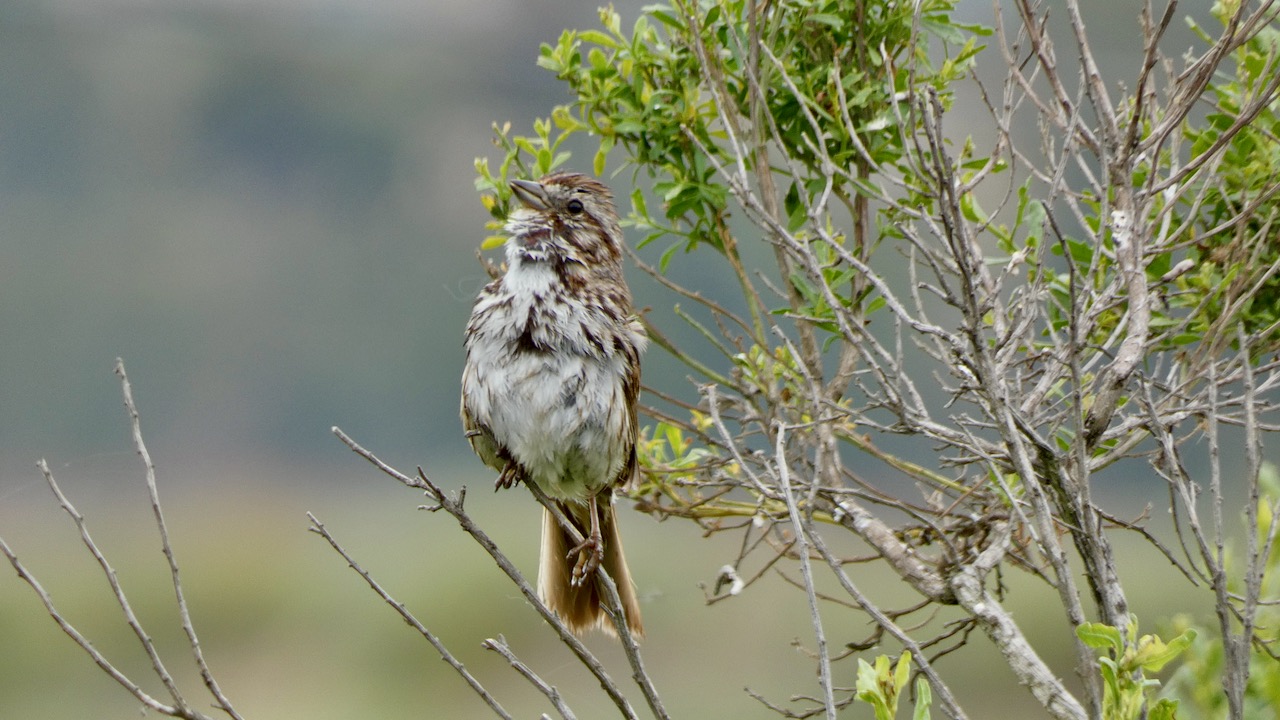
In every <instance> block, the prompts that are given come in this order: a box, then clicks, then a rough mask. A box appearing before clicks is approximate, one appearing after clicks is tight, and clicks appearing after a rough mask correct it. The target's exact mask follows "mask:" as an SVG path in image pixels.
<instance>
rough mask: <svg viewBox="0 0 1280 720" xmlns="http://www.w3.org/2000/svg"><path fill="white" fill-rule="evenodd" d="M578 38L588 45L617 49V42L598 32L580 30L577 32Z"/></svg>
mask: <svg viewBox="0 0 1280 720" xmlns="http://www.w3.org/2000/svg"><path fill="white" fill-rule="evenodd" d="M578 37H579V38H581V39H583V40H585V41H586V42H589V43H595V44H596V45H603V46H604V47H607V48H616V47H618V41H617V40H614V39H613V38H611V37H609V36H608V35H606V34H604V33H602V32H600V31H599V30H582V31H579V32H578Z"/></svg>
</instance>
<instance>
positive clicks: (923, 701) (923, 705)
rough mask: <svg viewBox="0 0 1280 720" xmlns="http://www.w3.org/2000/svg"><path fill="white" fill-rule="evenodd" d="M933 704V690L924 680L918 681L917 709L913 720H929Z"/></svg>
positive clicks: (912, 715)
mask: <svg viewBox="0 0 1280 720" xmlns="http://www.w3.org/2000/svg"><path fill="white" fill-rule="evenodd" d="M932 704H933V688H932V686H930V685H929V683H928V682H927V681H926V680H925V679H924V678H919V679H917V680H916V709H915V712H913V713H912V714H911V720H929V706H930V705H932Z"/></svg>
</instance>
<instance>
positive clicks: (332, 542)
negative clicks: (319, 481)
mask: <svg viewBox="0 0 1280 720" xmlns="http://www.w3.org/2000/svg"><path fill="white" fill-rule="evenodd" d="M307 519H308V520H310V521H311V527H309V528H307V529H308V530H310V531H311V532H313V533H315V534H317V535H319V536H320V537H322V538H324V539H325V541H326V542H328V543H329V547H331V548H333V550H334V552H336V553H338V554H339V555H341V556H342V559H343V560H346V561H347V566H348V567H350V568H351V569H352V570H354V571H355V572H356V574H357V575H359V576H360V577H362V578H364V581H365V582H366V583H368V585H369V587H370V588H371V589H372V590H373V591H374V592H375V593H377V594H378V597H380V598H382V600H383V601H384V602H386V603H387V604H388V605H390V606H391V607H392V609H394V610H395V611H396V613H397V614H398V615H400V617H401V618H402V619H403V620H404V621H405V622H406V623H408V625H409V626H410V627H412V628H413V629H414V630H417V631H418V634H419V635H421V636H422V637H424V638H426V640H427V642H429V643H431V646H432V647H434V648H435V649H436V652H438V653H440V659H441V660H444V661H445V662H446V663H448V664H449V666H450V667H452V668H453V669H454V670H456V671H457V672H458V674H459V675H461V676H462V679H463V680H465V681H466V683H467V684H468V685H470V686H471V689H472V690H473V691H474V692H475V694H476V695H479V696H480V699H481V700H483V701H484V703H485V704H486V705H488V706H489V708H490V709H491V710H493V712H494V714H495V715H497V716H498V717H500V718H504V720H511V714H510V713H508V712H507V711H506V710H505V709H503V707H502V705H501V703H499V702H498V700H497V698H495V697H493V695H491V694H490V693H489V691H488V690H486V689H485V688H484V686H483V685H481V684H480V681H479V680H477V679H476V678H475V676H474V675H472V674H471V672H470V671H468V670H467V668H466V666H464V665H463V664H462V661H460V660H458V659H457V658H456V657H454V655H453V653H451V652H449V648H447V647H445V644H444V642H443V641H441V640H440V638H438V637H436V635H435V634H434V633H432V632H431V631H430V630H428V629H427V626H425V625H423V624H422V622H421V621H419V620H418V618H417V617H415V616H414V614H413V613H411V612H409V609H408V608H406V607H405V606H404V603H402V602H399V601H398V600H396V599H395V598H393V597H391V595H390V593H388V592H387V591H386V590H384V589H383V588H382V586H381V585H380V584H378V581H376V580H374V579H373V576H372V575H370V574H369V572H368V571H367V570H365V569H364V568H363V567H361V566H360V563H359V562H357V561H356V559H355V558H353V557H351V555H350V553H348V552H347V551H346V549H345V548H343V547H342V545H341V544H339V543H338V541H337V539H336V538H334V537H333V535H332V534H331V533H330V532H329V530H328V529H327V528H325V526H324V523H322V522H320V521H319V520H318V519H316V516H315V515H313V514H312V513H310V512H308V513H307ZM566 720H568V718H566Z"/></svg>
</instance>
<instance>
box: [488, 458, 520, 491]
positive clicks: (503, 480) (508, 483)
mask: <svg viewBox="0 0 1280 720" xmlns="http://www.w3.org/2000/svg"><path fill="white" fill-rule="evenodd" d="M519 484H520V466H519V465H518V464H517V463H516V462H515V461H514V460H508V461H507V466H506V467H504V468H502V472H500V473H498V479H497V480H496V481H495V482H494V483H493V491H494V492H498V491H499V490H506V489H508V488H513V487H515V486H517V485H519Z"/></svg>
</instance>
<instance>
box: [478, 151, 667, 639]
mask: <svg viewBox="0 0 1280 720" xmlns="http://www.w3.org/2000/svg"><path fill="white" fill-rule="evenodd" d="M512 190H513V191H514V192H515V194H516V197H517V198H518V199H519V200H520V202H521V203H522V205H523V206H522V207H521V208H519V209H517V210H516V211H515V212H513V213H512V214H511V216H510V218H509V219H508V221H507V225H506V230H507V232H508V234H509V235H510V238H509V239H508V241H507V244H506V257H507V270H506V273H505V274H504V275H503V276H502V277H501V278H499V279H497V280H494V281H493V282H492V283H490V284H489V285H488V286H486V287H485V288H484V290H482V291H481V292H480V296H479V297H478V298H477V299H476V303H475V307H474V308H473V310H472V313H471V320H470V322H468V323H467V330H466V340H465V344H466V350H467V361H466V366H465V369H464V371H463V376H462V419H463V425H464V427H465V429H466V432H467V437H468V439H469V440H470V442H471V447H472V448H473V449H474V450H475V452H476V454H477V455H479V456H480V458H481V459H482V460H483V461H484V462H485V464H486V465H488V466H489V467H491V468H493V469H495V470H498V471H499V472H500V473H501V474H500V475H499V478H498V486H499V487H509V486H510V485H513V484H515V483H516V482H519V481H521V480H523V481H525V482H532V483H534V484H536V485H537V486H538V488H540V489H541V490H542V491H543V492H544V493H545V494H546V495H548V496H549V497H551V498H554V499H555V500H556V501H558V502H559V504H560V507H561V508H562V509H563V510H564V511H565V514H566V516H568V517H569V518H570V519H571V520H572V521H573V522H574V524H575V525H576V526H577V527H578V529H579V531H581V533H582V534H583V536H584V537H586V542H584V543H582V544H581V545H577V544H576V543H573V542H571V541H570V540H569V538H568V536H566V534H565V533H564V531H563V530H562V528H560V527H559V526H558V525H557V524H556V522H555V520H554V519H553V518H552V517H551V515H550V514H549V513H547V512H546V511H545V510H544V514H543V521H542V545H541V559H540V562H539V569H538V593H539V595H540V596H541V597H542V599H543V601H544V602H546V603H547V605H548V606H549V607H550V608H551V609H552V610H553V611H555V613H556V614H557V615H558V616H560V618H561V619H562V620H564V621H565V623H566V624H567V625H568V626H569V627H570V629H572V630H573V631H574V632H578V633H581V632H583V631H586V630H588V629H591V628H595V627H599V628H602V629H604V630H606V631H610V632H611V631H612V627H611V626H610V625H609V623H608V621H607V616H606V615H605V614H604V611H603V609H602V608H601V600H600V595H599V591H598V589H597V586H596V580H595V577H594V569H595V566H596V565H597V564H598V565H602V566H603V567H604V568H605V570H606V571H607V572H608V573H609V575H610V576H611V577H612V578H613V579H614V582H615V583H616V584H617V586H618V592H619V595H620V597H621V598H622V601H623V607H624V609H625V612H626V617H627V623H628V625H629V626H630V628H631V631H632V632H633V633H635V634H640V633H641V632H642V627H641V621H640V608H639V604H638V603H637V600H636V595H635V589H634V587H633V585H632V581H631V574H630V572H629V570H628V569H627V565H626V559H625V558H624V557H623V553H622V543H621V538H620V537H619V535H618V530H617V523H616V522H615V518H614V509H613V488H614V487H617V486H620V485H625V484H627V483H630V482H631V481H632V480H633V478H634V477H635V475H636V455H635V445H636V431H637V424H636V403H637V397H638V395H639V392H640V353H641V352H642V351H643V349H644V346H645V343H646V338H645V335H644V331H643V329H642V328H641V326H640V324H639V322H638V321H637V320H636V319H635V317H634V310H633V308H632V304H631V294H630V291H629V290H628V289H627V285H626V282H625V280H624V279H623V276H622V246H621V243H622V231H621V229H620V228H619V226H618V219H617V214H616V212H615V211H614V208H613V202H612V196H611V194H610V193H609V190H608V188H606V187H605V186H604V185H602V184H600V183H599V182H597V181H596V180H594V179H592V178H589V177H587V176H585V175H578V174H573V173H557V174H553V175H548V176H547V177H544V178H542V179H541V180H540V181H538V182H536V183H535V182H530V181H520V180H518V181H515V182H514V183H512ZM571 557H572V562H571V561H570V559H571Z"/></svg>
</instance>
